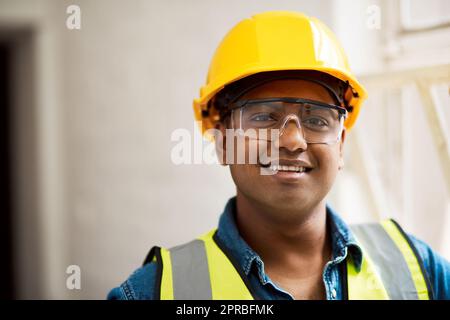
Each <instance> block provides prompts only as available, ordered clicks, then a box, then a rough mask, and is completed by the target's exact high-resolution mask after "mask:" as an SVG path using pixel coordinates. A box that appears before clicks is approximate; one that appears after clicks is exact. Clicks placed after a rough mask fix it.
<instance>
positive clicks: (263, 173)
mask: <svg viewBox="0 0 450 320" xmlns="http://www.w3.org/2000/svg"><path fill="white" fill-rule="evenodd" d="M365 97H366V92H365V90H364V88H363V87H362V86H361V84H359V83H358V81H357V80H356V78H355V77H354V76H353V75H352V74H351V72H350V70H349V67H348V64H347V60H346V56H345V53H344V52H343V50H342V48H341V47H340V45H339V44H338V42H337V41H336V39H335V37H334V35H333V34H332V33H331V31H330V30H329V29H328V28H327V27H326V26H325V25H323V24H322V23H321V22H320V21H318V20H317V19H315V18H310V17H307V16H305V15H303V14H300V13H295V12H286V11H275V12H266V13H262V14H258V15H255V16H253V17H252V18H250V19H246V20H243V21H241V22H240V23H239V24H237V25H236V26H235V27H234V28H233V29H232V30H231V31H230V32H229V33H228V34H227V36H226V37H225V38H224V39H223V41H222V43H221V44H220V45H219V47H218V49H217V50H216V53H215V55H214V57H213V60H212V62H211V65H210V69H209V73H208V77H207V83H206V85H205V86H204V87H203V88H202V89H201V91H200V98H199V99H196V100H194V111H195V115H196V118H197V119H198V120H200V121H201V123H202V129H203V131H204V133H205V134H206V135H209V136H210V137H211V136H215V143H216V149H217V152H218V156H219V159H220V160H221V162H222V163H223V164H224V165H229V166H230V171H231V175H232V177H233V180H234V182H235V184H236V188H237V194H236V197H234V198H232V199H230V200H229V202H228V204H227V205H226V207H225V211H224V213H223V214H222V216H221V217H220V221H219V226H218V229H217V230H212V231H211V232H209V233H206V234H205V235H203V236H201V237H199V238H198V239H196V240H193V241H191V242H189V243H187V244H184V245H181V246H177V247H175V248H171V249H164V248H159V247H154V248H153V249H152V250H151V251H150V253H149V255H148V257H147V259H146V261H145V263H144V266H143V267H142V268H140V269H138V270H137V271H135V273H133V275H131V277H130V278H129V279H128V280H127V281H125V282H124V283H123V284H122V285H121V286H120V287H118V288H115V289H113V290H112V291H111V292H110V294H109V296H108V298H110V299H283V300H286V299H329V300H332V299H449V298H450V264H449V263H448V262H447V261H445V260H444V259H443V258H442V257H440V256H439V255H438V254H436V253H435V252H434V251H433V250H432V249H430V248H429V247H428V246H427V245H426V244H425V243H423V242H422V241H420V240H417V239H416V238H414V237H413V236H411V235H407V234H406V233H404V231H403V230H402V229H401V228H400V226H398V224H397V223H396V222H394V221H393V220H386V221H382V222H380V223H379V224H368V225H357V226H352V227H349V226H348V225H347V224H346V223H345V222H344V221H342V220H341V218H340V217H339V215H338V214H337V213H336V212H334V211H333V209H332V208H331V207H329V206H328V205H327V204H326V201H325V197H326V195H327V194H328V192H329V191H330V189H331V187H332V185H333V182H334V180H335V177H336V175H337V173H338V171H339V170H341V169H342V168H343V165H344V164H343V150H344V149H343V147H344V142H345V136H346V133H347V132H348V131H349V129H350V128H351V127H352V125H353V124H354V122H355V120H356V117H357V115H358V112H359V109H360V106H361V103H362V101H363V100H364V98H365ZM228 130H232V132H240V133H238V134H236V135H233V136H231V137H230V136H229V135H227V132H228ZM249 131H251V132H252V133H253V134H252V135H248V136H247V135H244V143H243V144H241V145H239V144H230V143H229V142H230V140H233V142H234V141H235V140H236V141H237V140H239V137H240V134H242V132H244V134H245V132H249ZM252 141H256V142H257V143H256V144H252ZM239 146H241V148H244V149H245V154H246V155H247V154H250V153H251V152H255V148H256V150H257V154H258V157H257V161H255V162H250V161H249V159H250V157H249V156H246V157H245V163H244V164H239V162H238V163H237V162H236V158H237V157H236V151H237V149H238V148H240V147H239ZM265 146H268V147H270V150H271V151H270V152H269V151H267V150H265ZM261 150H263V151H261ZM264 150H265V151H264ZM264 152H266V154H265V157H263V155H264ZM230 154H231V156H229V155H230ZM263 158H264V161H263Z"/></svg>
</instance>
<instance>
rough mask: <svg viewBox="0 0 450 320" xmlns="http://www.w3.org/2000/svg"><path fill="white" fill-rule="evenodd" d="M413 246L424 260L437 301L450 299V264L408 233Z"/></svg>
mask: <svg viewBox="0 0 450 320" xmlns="http://www.w3.org/2000/svg"><path fill="white" fill-rule="evenodd" d="M407 236H408V237H409V239H410V241H411V243H412V245H413V246H414V247H415V249H416V251H417V253H418V255H419V256H420V258H421V259H422V262H423V266H424V269H425V272H426V273H427V276H428V278H429V279H430V282H431V287H432V289H433V294H434V298H435V299H439V300H449V299H450V263H449V262H448V261H447V260H446V259H445V258H444V257H442V256H441V255H439V254H438V253H437V252H436V251H434V250H433V249H432V248H431V247H430V246H429V245H428V244H427V243H425V242H424V241H422V240H420V239H418V238H417V237H415V236H414V235H412V234H409V233H407Z"/></svg>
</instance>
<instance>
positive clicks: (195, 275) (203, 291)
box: [160, 229, 253, 300]
mask: <svg viewBox="0 0 450 320" xmlns="http://www.w3.org/2000/svg"><path fill="white" fill-rule="evenodd" d="M215 232H216V230H215V229H214V230H212V231H210V232H208V233H207V234H205V235H204V236H202V237H200V238H199V239H196V240H194V241H191V242H189V243H187V244H185V245H181V246H177V247H174V248H172V249H169V250H166V249H161V259H162V268H163V272H162V277H161V295H160V297H161V300H171V299H175V300H180V299H185V300H194V299H199V300H211V299H213V300H232V299H238V300H253V296H252V294H251V292H250V289H249V288H248V287H247V285H246V283H245V281H244V278H243V277H242V276H241V275H240V274H239V272H238V271H237V269H236V268H235V267H234V265H233V263H232V262H231V261H230V259H229V258H228V257H227V256H226V254H225V252H224V251H223V250H222V249H221V248H220V247H219V246H218V244H217V243H216V241H215V240H214V239H213V236H214V234H215Z"/></svg>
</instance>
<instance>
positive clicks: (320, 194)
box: [221, 79, 345, 220]
mask: <svg viewBox="0 0 450 320" xmlns="http://www.w3.org/2000/svg"><path fill="white" fill-rule="evenodd" d="M268 97H271V98H273V97H298V98H304V99H311V100H316V101H321V102H325V103H329V104H335V102H334V100H333V99H332V97H331V95H330V94H329V92H328V91H327V90H326V89H325V88H323V87H322V86H320V85H318V84H316V83H313V82H309V81H305V80H298V79H292V80H291V79H286V80H275V81H272V82H269V83H266V84H264V85H261V86H259V87H257V88H255V89H253V90H251V91H249V92H247V93H246V94H245V95H244V96H243V97H241V99H259V98H268ZM221 129H224V127H223V125H222V126H221ZM344 138H345V132H344V133H343V134H342V137H341V140H340V141H339V142H337V143H335V144H332V145H326V144H307V143H306V142H305V140H304V138H303V135H302V133H301V131H300V130H299V128H298V127H297V125H296V124H295V123H294V122H293V121H290V122H288V123H287V125H286V127H285V131H284V133H283V135H281V136H280V140H279V147H278V153H279V155H278V158H279V162H280V164H281V165H283V163H302V164H305V165H306V166H308V167H310V168H311V170H310V171H308V172H302V173H298V172H283V171H278V173H276V174H273V175H262V174H261V167H260V165H259V164H231V165H230V170H231V175H232V177H233V180H234V182H235V184H236V186H237V189H238V192H240V193H241V194H242V195H243V196H244V197H245V198H246V199H248V200H249V201H251V202H252V203H254V204H256V205H257V206H259V207H260V208H266V209H272V210H264V211H266V212H279V214H277V216H273V217H269V218H272V219H276V220H280V219H281V220H286V219H287V220H292V219H298V218H302V217H298V213H299V212H307V211H308V210H311V209H313V208H314V207H315V206H317V205H318V204H319V203H320V202H321V201H322V200H323V199H324V197H325V196H326V195H327V193H328V192H329V190H330V189H331V186H332V185H333V182H334V180H335V178H336V174H337V172H338V170H339V167H341V166H342V165H343V159H342V147H343V143H344ZM245 147H246V148H247V150H246V152H248V151H249V150H248V148H249V143H246V144H245Z"/></svg>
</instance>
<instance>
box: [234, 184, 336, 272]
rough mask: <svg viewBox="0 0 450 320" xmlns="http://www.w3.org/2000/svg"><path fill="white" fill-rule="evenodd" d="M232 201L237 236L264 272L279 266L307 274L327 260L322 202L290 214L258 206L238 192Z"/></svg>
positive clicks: (326, 237)
mask: <svg viewBox="0 0 450 320" xmlns="http://www.w3.org/2000/svg"><path fill="white" fill-rule="evenodd" d="M236 201H237V213H236V222H237V226H238V229H239V232H240V234H241V236H242V237H243V238H244V240H245V241H246V242H247V243H248V244H249V245H250V247H251V248H252V249H253V250H255V251H256V252H257V253H258V254H259V255H260V256H261V258H262V259H263V261H264V264H265V266H266V267H267V268H269V269H270V268H271V266H272V267H276V268H278V267H277V266H283V267H284V268H286V269H291V270H297V271H298V270H304V272H305V273H310V272H311V269H312V268H311V267H312V266H313V265H316V266H317V267H319V265H322V266H323V264H324V263H326V261H328V259H329V258H330V255H331V245H330V241H329V238H328V235H327V232H326V205H325V201H322V202H321V203H319V204H317V205H316V206H314V207H312V208H304V209H298V210H296V212H290V213H287V212H281V211H280V210H278V209H276V208H268V207H267V206H263V205H259V204H258V203H255V201H252V200H251V199H248V198H247V197H245V195H243V194H242V193H241V192H239V191H238V193H237V197H236ZM280 216H281V217H286V216H288V217H290V218H289V219H283V218H281V217H280ZM302 266H308V267H306V268H301V267H302ZM313 269H317V268H313ZM320 271H322V269H321V268H320ZM300 273H301V272H300ZM305 275H306V274H305Z"/></svg>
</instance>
